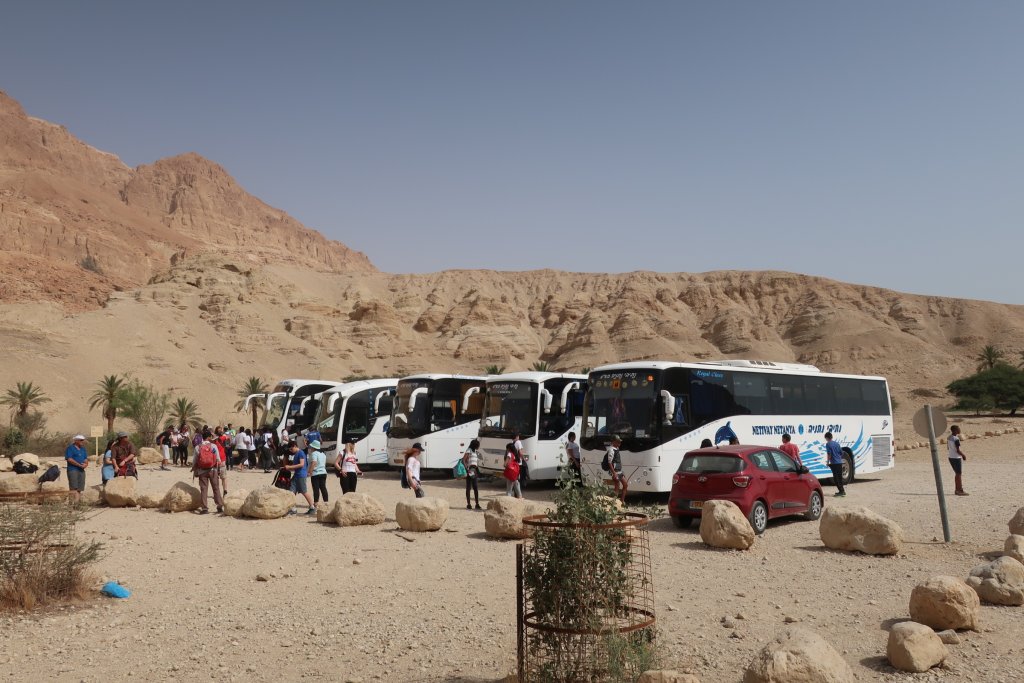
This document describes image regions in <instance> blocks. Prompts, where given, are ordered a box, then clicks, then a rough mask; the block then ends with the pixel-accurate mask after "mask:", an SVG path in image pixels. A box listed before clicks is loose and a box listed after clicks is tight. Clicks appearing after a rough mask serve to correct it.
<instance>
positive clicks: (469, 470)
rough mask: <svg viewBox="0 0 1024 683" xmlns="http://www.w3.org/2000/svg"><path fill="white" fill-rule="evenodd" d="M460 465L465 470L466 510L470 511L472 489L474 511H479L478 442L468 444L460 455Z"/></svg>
mask: <svg viewBox="0 0 1024 683" xmlns="http://www.w3.org/2000/svg"><path fill="white" fill-rule="evenodd" d="M462 465H463V467H465V468H466V509H467V510H472V509H473V508H472V507H470V505H469V492H470V490H471V489H472V491H473V495H474V497H475V498H476V509H477V510H479V509H480V487H479V485H478V484H477V480H478V478H479V476H480V441H479V440H478V439H473V440H472V441H470V442H469V448H467V449H466V452H465V453H463V455H462Z"/></svg>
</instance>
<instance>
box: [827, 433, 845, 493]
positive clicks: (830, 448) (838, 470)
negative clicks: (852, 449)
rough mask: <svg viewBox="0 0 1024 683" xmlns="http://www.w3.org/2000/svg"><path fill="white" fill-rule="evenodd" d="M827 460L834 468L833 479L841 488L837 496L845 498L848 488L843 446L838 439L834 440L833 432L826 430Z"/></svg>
mask: <svg viewBox="0 0 1024 683" xmlns="http://www.w3.org/2000/svg"><path fill="white" fill-rule="evenodd" d="M825 461H826V462H827V463H828V468H829V469H830V470H832V481H834V482H835V483H836V488H837V489H839V490H838V491H836V497H837V498H844V497H845V496H846V488H845V487H844V486H843V448H842V446H840V445H839V442H838V441H833V440H832V432H825Z"/></svg>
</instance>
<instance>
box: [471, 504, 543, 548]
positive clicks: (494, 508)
mask: <svg viewBox="0 0 1024 683" xmlns="http://www.w3.org/2000/svg"><path fill="white" fill-rule="evenodd" d="M545 512H547V506H545V505H541V504H540V503H535V502H533V501H528V500H525V499H524V498H512V497H510V496H498V497H497V498H495V499H494V500H492V501H491V502H489V503H488V504H487V510H486V511H485V512H484V531H486V532H487V535H488V536H491V537H492V538H519V539H522V538H527V537H528V536H529V535H530V533H531V530H530V527H527V526H525V525H523V517H530V516H532V515H543V514H544V513H545Z"/></svg>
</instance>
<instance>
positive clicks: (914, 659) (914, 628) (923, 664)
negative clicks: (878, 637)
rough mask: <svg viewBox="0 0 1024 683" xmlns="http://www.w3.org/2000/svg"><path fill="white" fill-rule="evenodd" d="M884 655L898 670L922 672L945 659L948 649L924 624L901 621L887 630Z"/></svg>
mask: <svg viewBox="0 0 1024 683" xmlns="http://www.w3.org/2000/svg"><path fill="white" fill-rule="evenodd" d="M885 655H886V657H888V658H889V663H890V664H892V665H893V666H894V667H895V668H897V669H899V670H900V671H911V672H913V673H923V672H925V671H927V670H928V669H930V668H932V667H933V666H938V665H939V664H942V662H944V661H946V657H948V656H949V650H947V649H946V646H945V645H944V644H943V642H942V639H941V638H939V636H938V634H937V633H935V631H933V630H932V629H930V628H928V627H927V626H925V625H924V624H918V623H917V622H915V621H901V622H900V623H898V624H896V625H895V626H893V627H892V629H891V630H890V631H889V642H888V644H887V645H886V647H885Z"/></svg>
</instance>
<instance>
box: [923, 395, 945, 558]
mask: <svg viewBox="0 0 1024 683" xmlns="http://www.w3.org/2000/svg"><path fill="white" fill-rule="evenodd" d="M936 429H938V431H939V433H940V434H941V433H943V432H945V431H946V416H945V415H944V414H943V413H942V411H941V410H933V409H932V407H931V406H930V405H926V406H924V407H923V408H921V409H920V410H919V411H917V412H916V413H914V431H916V432H917V433H918V434H920V435H921V436H927V437H928V443H929V445H930V446H931V449H932V470H933V471H934V472H935V491H936V493H937V494H938V496H939V514H940V515H941V517H942V537H943V538H945V539H946V543H949V542H950V541H951V540H953V537H952V535H951V534H950V532H949V515H948V514H947V513H946V494H945V492H944V491H943V490H942V468H941V467H939V447H938V445H937V444H936V441H935V430H936Z"/></svg>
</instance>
